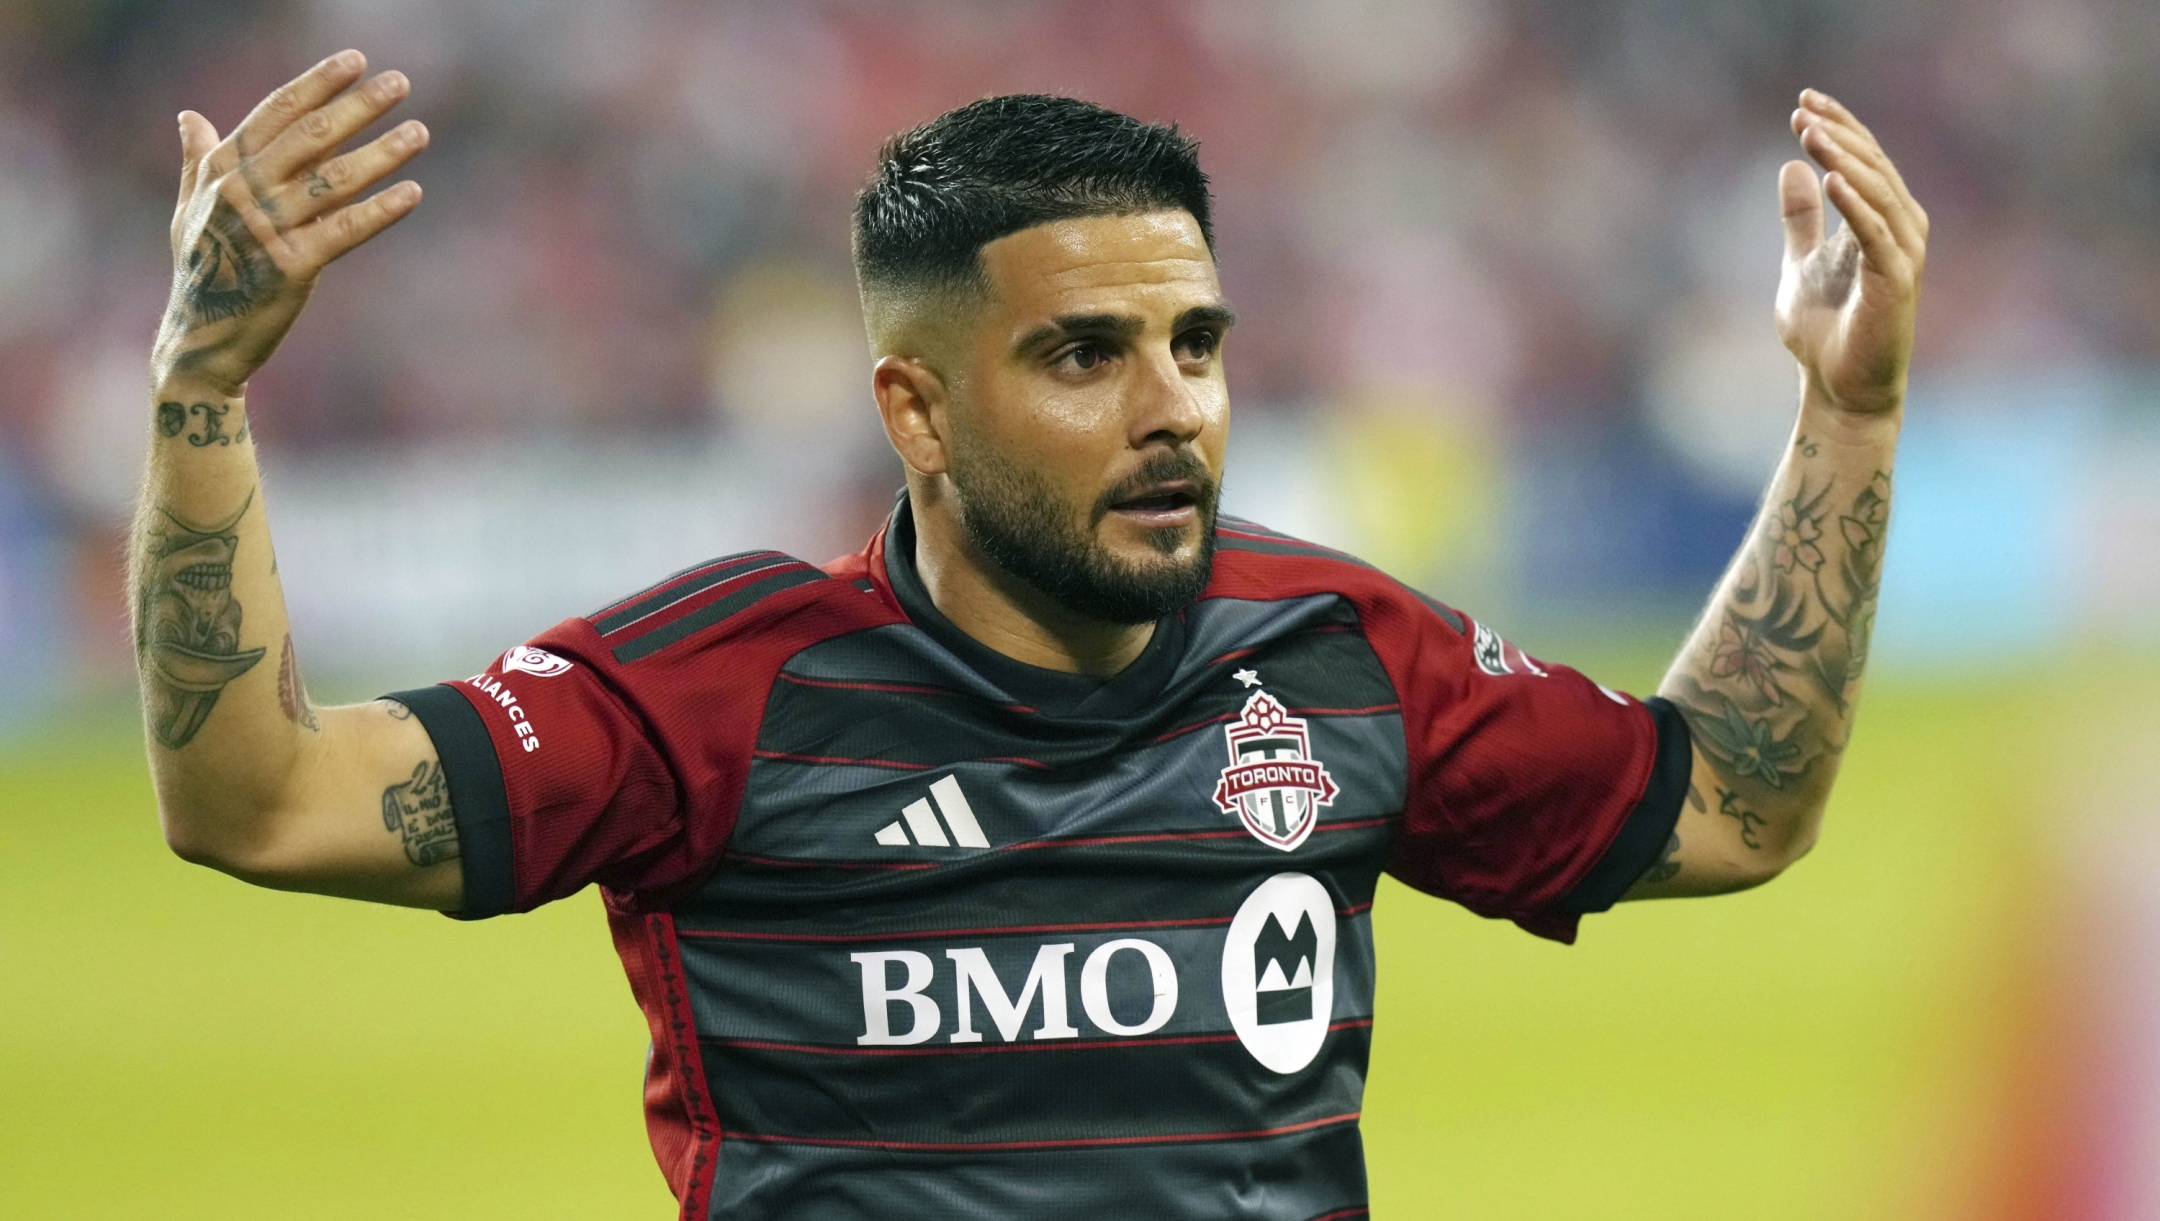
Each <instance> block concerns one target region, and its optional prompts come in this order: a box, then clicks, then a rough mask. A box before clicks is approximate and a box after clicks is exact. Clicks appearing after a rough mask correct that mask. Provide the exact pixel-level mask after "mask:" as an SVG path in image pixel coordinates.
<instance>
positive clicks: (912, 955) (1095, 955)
mask: <svg viewBox="0 0 2160 1221" xmlns="http://www.w3.org/2000/svg"><path fill="white" fill-rule="evenodd" d="M1161 936H1162V938H1163V940H1164V941H1167V942H1169V943H1170V945H1171V946H1173V947H1176V948H1177V950H1178V952H1177V953H1176V954H1173V953H1172V950H1171V949H1169V948H1165V946H1164V945H1163V944H1159V943H1158V942H1156V941H1151V940H1148V939H1146V938H1142V937H1123V938H1119V939H1117V940H1114V941H1106V942H1103V943H1102V944H1100V945H1097V946H1095V947H1094V948H1093V949H1092V950H1090V951H1088V952H1087V953H1086V954H1085V955H1084V956H1083V955H1082V953H1081V951H1080V947H1079V943H1077V942H1058V943H1055V944H1052V945H1042V946H1037V947H1036V949H1035V955H1034V958H1033V960H1032V961H1030V962H1028V965H1027V968H1026V975H1025V976H1024V977H1022V978H1019V979H1018V980H1017V985H1018V986H1017V987H1014V986H1012V984H1011V983H1010V982H1009V981H1012V980H1013V979H1014V977H1015V976H1018V975H1019V973H1020V972H1019V967H1018V965H1017V963H1016V962H1015V960H1014V959H1012V958H1009V957H1007V958H1003V961H1004V962H1005V964H1006V968H1005V975H1004V976H1002V977H1001V976H1000V975H999V974H998V970H997V967H996V966H994V965H993V964H992V963H991V961H990V957H989V955H988V954H987V953H985V952H984V950H983V948H982V947H981V946H967V947H964V948H961V949H951V950H945V951H944V952H943V953H942V955H941V957H942V959H943V961H942V962H941V961H940V960H939V958H934V957H932V956H931V955H930V954H929V953H926V952H923V951H921V950H877V951H865V952H862V953H856V954H850V955H849V956H848V957H849V958H850V959H852V960H853V962H854V963H855V965H856V967H857V968H859V970H860V972H861V977H862V1022H863V1024H862V1034H861V1035H859V1036H857V1037H856V1039H855V1042H856V1043H857V1044H858V1045H860V1046H864V1047H908V1046H914V1045H917V1044H922V1043H928V1042H930V1041H931V1040H933V1039H936V1038H938V1037H939V1035H940V1034H942V1035H943V1036H944V1041H945V1042H947V1043H981V1042H984V1041H985V1040H986V1039H987V1038H988V1037H989V1035H990V1033H991V1032H993V1031H994V1032H995V1033H996V1036H997V1037H998V1038H999V1039H1001V1040H1003V1041H1004V1042H1007V1043H1012V1042H1017V1041H1019V1040H1021V1039H1029V1040H1053V1039H1078V1038H1080V1037H1082V1028H1081V1026H1080V1025H1079V1020H1081V1019H1084V1020H1085V1021H1086V1023H1087V1024H1088V1026H1090V1027H1092V1028H1093V1029H1092V1031H1091V1032H1090V1033H1096V1032H1099V1033H1101V1034H1107V1035H1110V1036H1112V1037H1115V1038H1121V1039H1133V1038H1139V1037H1141V1036H1142V1035H1149V1034H1154V1033H1155V1032H1157V1031H1159V1030H1162V1029H1163V1028H1165V1027H1166V1026H1169V1025H1170V1024H1171V1022H1172V1020H1173V1019H1176V1018H1179V1017H1180V1013H1179V997H1180V992H1181V984H1180V980H1179V978H1178V963H1179V962H1180V961H1182V962H1184V963H1186V964H1187V969H1193V968H1194V967H1195V966H1196V965H1197V963H1198V962H1206V961H1209V960H1211V959H1213V958H1214V957H1215V955H1216V954H1217V952H1218V950H1217V946H1216V944H1215V943H1214V937H1215V936H1216V935H1215V934H1212V933H1210V932H1208V931H1206V930H1201V929H1192V930H1183V931H1179V932H1165V933H1163V934H1161ZM1220 936H1221V939H1222V940H1221V942H1220V950H1219V953H1220V955H1221V968H1220V983H1221V987H1222V991H1221V996H1222V1008H1221V1009H1220V1010H1216V1009H1215V1008H1214V1005H1213V1003H1212V1002H1213V999H1214V998H1213V997H1205V1000H1204V1002H1203V1003H1200V1004H1196V1005H1188V1006H1187V1007H1186V1009H1187V1011H1186V1012H1185V1013H1184V1014H1183V1018H1182V1021H1180V1022H1179V1026H1178V1029H1176V1030H1174V1031H1172V1033H1173V1034H1178V1035H1184V1034H1188V1033H1193V1034H1197V1033H1202V1032H1219V1031H1221V1030H1222V1028H1223V1023H1224V1021H1225V1019H1227V1021H1228V1025H1229V1027H1230V1029H1231V1030H1232V1031H1234V1032H1236V1034H1237V1039H1238V1042H1239V1043H1241V1044H1243V1045H1244V1047H1245V1050H1246V1051H1247V1052H1248V1053H1250V1054H1251V1056H1252V1058H1253V1059H1255V1060H1257V1061H1259V1062H1260V1063H1261V1064H1262V1065H1264V1066H1265V1067H1267V1068H1268V1069H1270V1070H1272V1071H1274V1072H1277V1073H1294V1072H1297V1071H1298V1070H1300V1069H1302V1068H1304V1067H1305V1066H1306V1065H1308V1064H1311V1063H1312V1062H1313V1059H1314V1057H1316V1056H1318V1055H1319V1054H1320V1048H1321V1046H1322V1045H1323V1044H1325V1043H1326V1042H1327V1034H1328V1026H1329V1023H1330V1022H1331V1020H1332V1019H1333V1017H1334V1013H1335V942H1336V925H1335V904H1334V902H1333V901H1332V899H1331V898H1330V897H1329V895H1328V891H1327V888H1326V887H1325V886H1322V885H1321V884H1320V883H1319V882H1318V881H1317V880H1315V879H1314V878H1312V877H1310V876H1308V875H1306V874H1302V873H1278V874H1276V875H1275V876H1273V877H1271V878H1269V879H1267V880H1266V881H1265V882H1262V883H1261V884H1260V885H1259V886H1258V887H1257V888H1255V889H1254V890H1253V892H1252V893H1251V894H1250V895H1247V896H1246V898H1245V901H1244V903H1243V904H1241V905H1240V906H1239V907H1238V911H1237V915H1236V916H1235V917H1233V918H1232V919H1231V921H1230V927H1229V928H1228V929H1227V930H1226V931H1225V932H1223V933H1222V934H1220ZM1199 969H1201V970H1206V968H1205V967H1201V968H1199ZM1075 983H1077V985H1078V986H1077V988H1075V986H1074V985H1075ZM1076 993H1077V995H1076ZM1202 995H1203V996H1205V994H1204V993H1203V994H1202ZM1076 1000H1077V1002H1078V1004H1077V1013H1076V1012H1075V1008H1076V1006H1075V1003H1074V1002H1075V1001H1076Z"/></svg>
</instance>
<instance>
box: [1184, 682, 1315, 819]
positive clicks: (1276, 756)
mask: <svg viewBox="0 0 2160 1221" xmlns="http://www.w3.org/2000/svg"><path fill="white" fill-rule="evenodd" d="M1225 732H1227V733H1228V735H1229V738H1230V766H1228V767H1226V768H1224V769H1223V770H1222V781H1221V783H1219V784H1217V785H1216V786H1215V804H1216V805H1219V806H1221V807H1222V811H1223V813H1225V814H1235V815H1237V816H1238V817H1239V818H1240V819H1242V820H1243V821H1244V823H1245V829H1246V830H1247V831H1250V832H1252V834H1253V838H1254V839H1257V840H1259V841H1260V842H1261V843H1263V844H1266V845H1268V846H1269V847H1271V848H1280V849H1282V850H1283V851H1284V852H1288V851H1290V850H1291V849H1293V848H1295V847H1297V846H1298V845H1299V844H1302V843H1304V842H1305V837H1306V836H1308V835H1311V834H1312V829H1313V824H1314V823H1315V822H1318V821H1319V818H1320V807H1321V806H1325V805H1333V804H1334V803H1335V794H1336V793H1337V792H1339V791H1340V790H1338V789H1337V788H1336V787H1335V778H1334V777H1333V776H1330V775H1328V770H1327V768H1326V766H1324V765H1323V764H1322V763H1321V762H1320V761H1319V760H1318V759H1315V758H1313V757H1312V742H1311V740H1310V739H1309V738H1308V737H1307V736H1306V732H1305V722H1304V720H1303V719H1301V718H1299V717H1294V716H1291V715H1290V710H1289V709H1287V708H1285V707H1283V706H1282V701H1280V700H1278V699H1276V698H1275V697H1274V696H1272V695H1269V694H1268V693H1267V692H1265V691H1255V692H1253V694H1252V698H1251V699H1248V700H1246V701H1245V711H1244V712H1242V713H1240V714H1239V715H1238V719H1237V720H1235V721H1232V722H1231V723H1230V724H1229V726H1228V727H1227V728H1226V731H1225Z"/></svg>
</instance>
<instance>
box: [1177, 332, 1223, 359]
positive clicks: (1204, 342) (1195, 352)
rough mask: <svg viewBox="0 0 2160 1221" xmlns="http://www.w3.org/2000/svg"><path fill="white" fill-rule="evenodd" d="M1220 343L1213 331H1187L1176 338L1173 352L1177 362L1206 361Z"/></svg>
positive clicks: (1220, 340) (1220, 338)
mask: <svg viewBox="0 0 2160 1221" xmlns="http://www.w3.org/2000/svg"><path fill="white" fill-rule="evenodd" d="M1221 343H1222V337H1221V336H1219V335H1217V334H1216V333H1215V332H1213V331H1187V332H1186V333H1185V334H1183V335H1180V336H1178V341H1177V347H1176V349H1175V351H1176V354H1177V358H1178V359H1179V360H1206V359H1207V358H1209V357H1210V356H1213V355H1215V349H1216V348H1217V347H1219V346H1220V345H1221Z"/></svg>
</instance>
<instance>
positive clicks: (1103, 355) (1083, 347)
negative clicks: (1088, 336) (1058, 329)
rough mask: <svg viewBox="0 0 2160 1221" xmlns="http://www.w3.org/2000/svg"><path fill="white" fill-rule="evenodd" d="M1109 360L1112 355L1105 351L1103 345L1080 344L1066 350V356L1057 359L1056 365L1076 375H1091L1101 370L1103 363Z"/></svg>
mask: <svg viewBox="0 0 2160 1221" xmlns="http://www.w3.org/2000/svg"><path fill="white" fill-rule="evenodd" d="M1109 359H1110V354H1109V353H1108V352H1106V351H1104V350H1103V347H1102V345H1101V344H1099V343H1080V344H1074V345H1073V346H1072V347H1070V348H1068V349H1066V351H1065V353H1064V355H1062V356H1059V357H1058V358H1057V362H1056V363H1058V364H1060V365H1063V366H1065V367H1066V368H1068V369H1070V370H1072V371H1073V372H1075V373H1091V372H1093V371H1094V370H1096V369H1098V368H1101V367H1102V365H1103V363H1104V362H1105V361H1108V360H1109Z"/></svg>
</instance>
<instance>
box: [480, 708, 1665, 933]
mask: <svg viewBox="0 0 2160 1221" xmlns="http://www.w3.org/2000/svg"><path fill="white" fill-rule="evenodd" d="M1643 706H1644V707H1645V708H1648V709H1649V710H1650V718H1651V720H1652V721H1653V722H1655V723H1656V725H1657V758H1656V760H1655V761H1654V762H1652V763H1651V765H1650V781H1649V783H1648V784H1646V785H1644V786H1643V794H1642V798H1641V799H1640V800H1638V801H1637V802H1636V803H1635V808H1634V809H1633V810H1632V811H1630V812H1629V813H1628V818H1627V822H1625V823H1623V824H1621V827H1620V833H1619V834H1617V835H1615V836H1613V841H1612V844H1611V845H1610V846H1609V847H1607V848H1606V849H1605V855H1604V856H1603V857H1601V858H1600V859H1599V860H1598V863H1597V864H1596V865H1595V866H1594V867H1592V868H1591V870H1590V872H1589V873H1588V874H1586V875H1584V877H1583V880H1582V881H1580V882H1577V883H1576V884H1575V889H1574V890H1573V891H1572V892H1570V893H1569V895H1568V897H1567V898H1566V899H1564V900H1562V901H1561V909H1562V910H1563V911H1566V912H1568V913H1570V914H1573V915H1587V914H1589V913H1591V912H1601V911H1604V910H1606V909H1608V908H1610V907H1611V906H1612V905H1613V904H1615V903H1618V902H1619V901H1620V897H1621V896H1622V895H1624V894H1626V893H1627V892H1628V888H1629V887H1631V886H1633V885H1634V884H1635V882H1636V880H1637V879H1639V878H1641V877H1642V875H1643V873H1644V871H1646V870H1648V869H1649V868H1650V866H1652V865H1654V864H1656V863H1657V861H1658V859H1659V858H1660V857H1662V856H1663V855H1664V854H1665V845H1666V843H1667V841H1669V840H1670V839H1671V838H1672V833H1673V827H1674V826H1675V825H1677V824H1678V823H1679V821H1680V804H1681V803H1682V802H1684V801H1686V800H1687V791H1688V780H1689V777H1690V776H1691V775H1692V774H1693V772H1694V768H1695V750H1694V745H1693V743H1692V740H1691V739H1690V738H1689V736H1688V727H1687V721H1686V720H1685V719H1684V718H1682V717H1681V715H1680V710H1679V709H1677V708H1675V707H1673V706H1672V704H1671V702H1670V701H1667V700H1663V699H1659V698H1658V697H1656V696H1652V697H1650V698H1649V699H1647V700H1644V701H1643ZM451 779H452V782H453V787H454V784H455V780H456V773H452V775H451ZM461 825H462V824H461Z"/></svg>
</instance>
